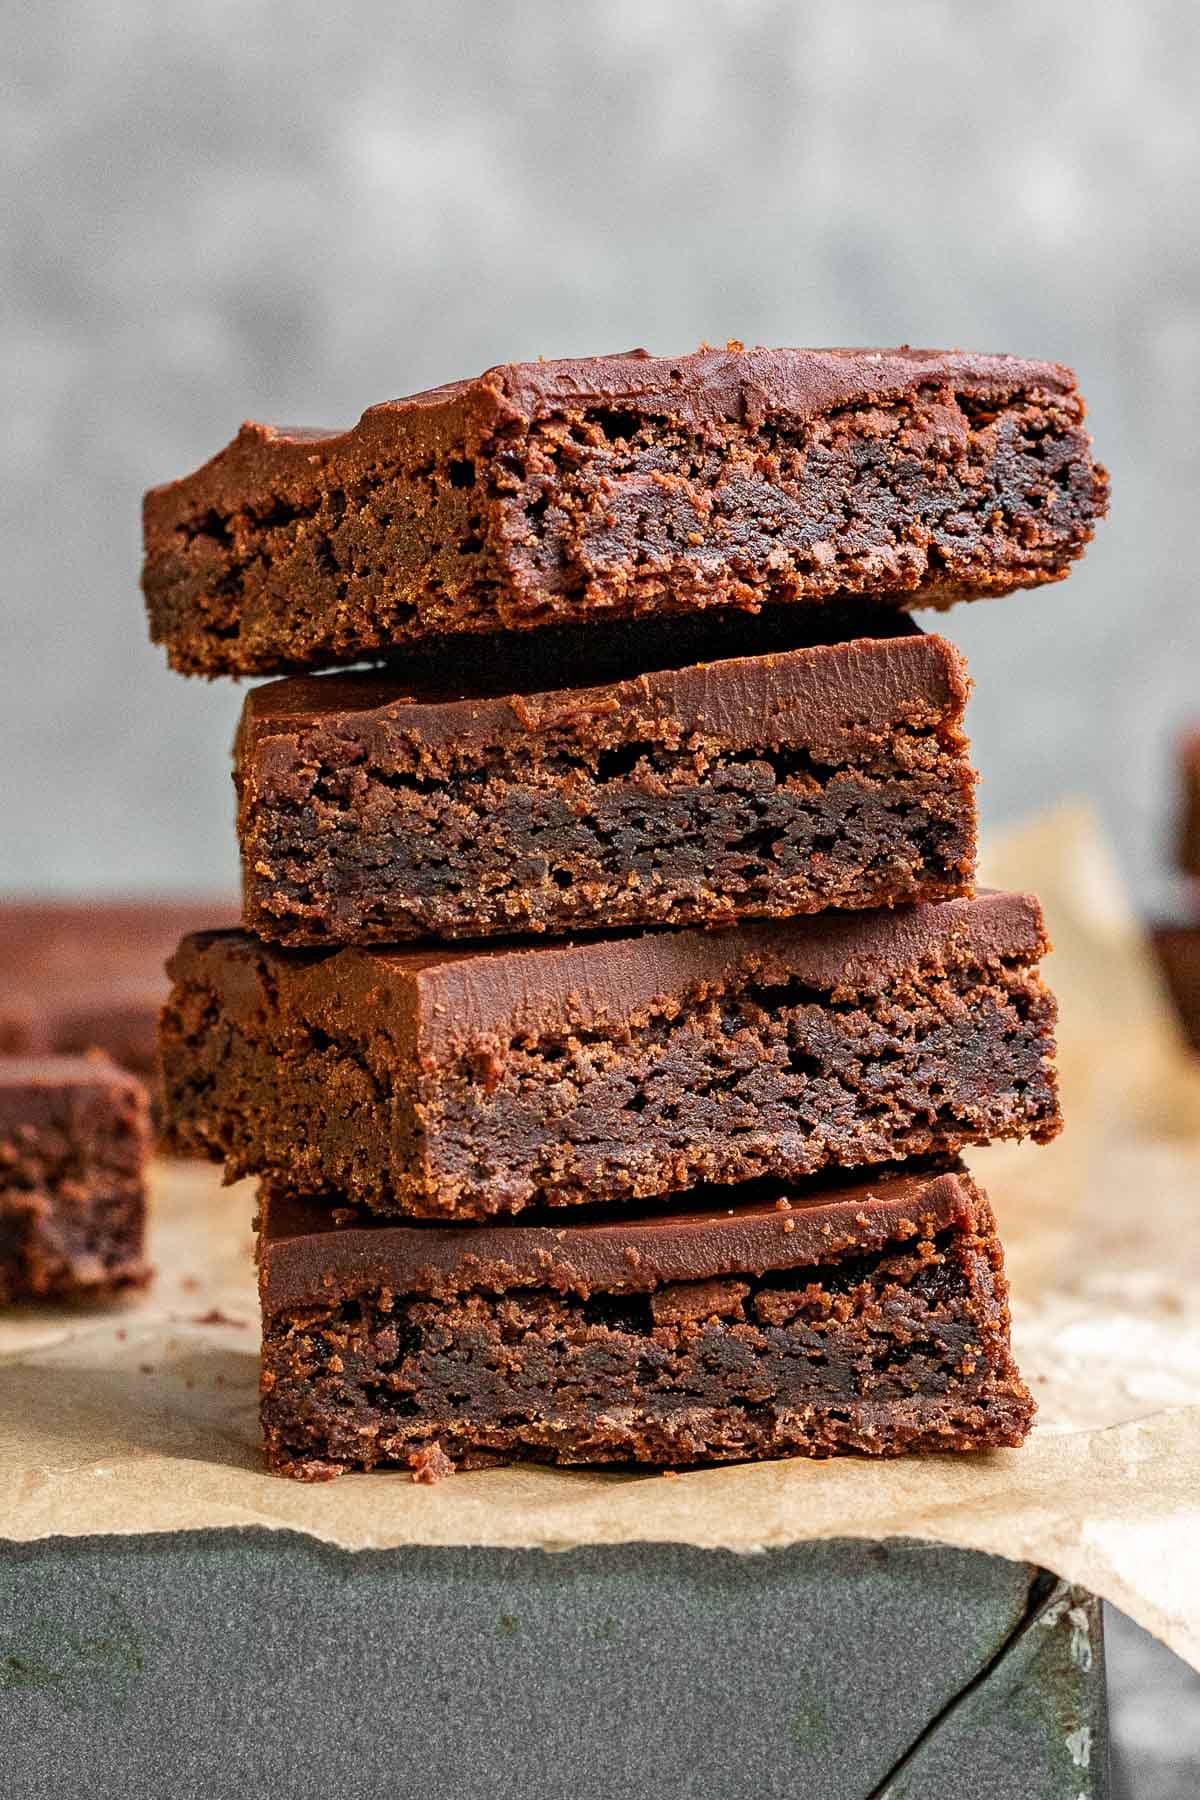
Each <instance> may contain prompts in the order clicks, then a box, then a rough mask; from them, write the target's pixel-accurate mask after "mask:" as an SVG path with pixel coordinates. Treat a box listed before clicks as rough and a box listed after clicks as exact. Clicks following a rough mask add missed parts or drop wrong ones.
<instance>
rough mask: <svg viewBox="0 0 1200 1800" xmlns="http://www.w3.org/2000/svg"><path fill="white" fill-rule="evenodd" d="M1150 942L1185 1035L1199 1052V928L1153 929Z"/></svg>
mask: <svg viewBox="0 0 1200 1800" xmlns="http://www.w3.org/2000/svg"><path fill="white" fill-rule="evenodd" d="M1150 942H1151V943H1152V944H1153V946H1154V950H1155V953H1156V955H1157V957H1158V962H1159V967H1160V968H1161V970H1162V973H1163V977H1164V979H1165V981H1166V984H1167V989H1168V991H1169V993H1170V995H1171V998H1172V1000H1173V1001H1174V1002H1175V1010H1176V1012H1177V1013H1178V1015H1179V1021H1180V1023H1181V1025H1182V1026H1183V1029H1184V1032H1185V1034H1186V1035H1187V1038H1188V1040H1189V1042H1190V1043H1191V1044H1192V1046H1193V1048H1194V1049H1196V1050H1200V924H1196V925H1156V926H1153V927H1152V928H1151V932H1150Z"/></svg>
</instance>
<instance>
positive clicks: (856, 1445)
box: [259, 1168, 1033, 1480]
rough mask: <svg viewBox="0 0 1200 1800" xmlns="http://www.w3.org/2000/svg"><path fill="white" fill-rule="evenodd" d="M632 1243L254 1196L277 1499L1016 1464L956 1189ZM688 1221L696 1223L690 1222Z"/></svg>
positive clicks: (968, 1201) (615, 1235)
mask: <svg viewBox="0 0 1200 1800" xmlns="http://www.w3.org/2000/svg"><path fill="white" fill-rule="evenodd" d="M725 1198H726V1196H725V1195H724V1194H721V1193H718V1194H716V1195H712V1194H709V1195H708V1196H707V1197H705V1196H702V1195H701V1196H694V1197H692V1209H690V1210H688V1211H686V1212H683V1213H679V1212H672V1213H669V1214H662V1215H660V1216H658V1217H656V1218H652V1219H647V1220H639V1221H637V1222H635V1223H617V1224H613V1223H597V1222H594V1221H591V1222H588V1223H586V1224H582V1223H581V1224H575V1223H572V1224H570V1225H567V1226H566V1227H565V1228H562V1227H559V1228H551V1227H546V1226H527V1225H516V1226H512V1225H510V1226H499V1227H497V1226H475V1227H466V1228H463V1227H457V1228H456V1227H452V1226H451V1227H436V1226H433V1227H430V1226H426V1227H419V1226H417V1227H413V1226H409V1227H399V1228H396V1227H389V1226H384V1225H379V1224H375V1225H367V1226H365V1227H363V1226H361V1225H358V1224H353V1225H347V1226H345V1227H343V1228H341V1229H332V1230H331V1229H325V1228H323V1227H325V1226H327V1224H328V1216H327V1214H324V1213H323V1212H322V1210H321V1209H320V1208H318V1207H316V1206H314V1205H313V1204H312V1203H311V1202H309V1203H307V1204H306V1203H302V1202H297V1201H296V1200H295V1199H294V1198H291V1197H285V1196H282V1195H274V1194H271V1193H267V1194H264V1196H263V1210H262V1216H261V1219H260V1227H261V1236H260V1241H259V1275H260V1288H261V1294H262V1304H263V1360H262V1418H263V1430H264V1437H265V1442H266V1450H267V1458H268V1461H269V1462H270V1464H271V1467H272V1468H274V1469H276V1470H278V1471H279V1472H280V1473H281V1474H287V1475H293V1476H298V1477H300V1478H301V1479H304V1480H320V1479H324V1478H327V1477H329V1476H332V1475H337V1474H340V1473H342V1472H343V1471H344V1470H346V1469H352V1468H372V1467H374V1466H375V1465H376V1464H378V1463H400V1464H406V1465H407V1466H408V1467H410V1468H411V1469H412V1470H413V1471H414V1477H415V1479H418V1480H429V1479H433V1478H436V1476H437V1475H438V1474H440V1473H447V1472H449V1471H450V1470H451V1469H453V1468H455V1467H460V1468H470V1467H473V1466H480V1465H485V1464H487V1463H490V1462H495V1461H500V1460H511V1459H516V1458H525V1457H529V1458H534V1459H537V1460H539V1461H545V1462H557V1463H595V1462H650V1463H658V1464H682V1465H687V1464H696V1463H711V1462H731V1461H738V1460H744V1459H748V1458H766V1457H777V1456H788V1455H808V1456H829V1455H836V1454H840V1453H843V1452H848V1451H852V1452H861V1453H865V1454H868V1455H873V1456H895V1455H898V1454H901V1453H902V1452H913V1451H946V1450H977V1449H981V1448H984V1447H988V1446H994V1445H1016V1444H1019V1443H1020V1442H1021V1440H1022V1438H1023V1437H1024V1436H1025V1433H1026V1431H1027V1430H1028V1427H1029V1422H1030V1418H1031V1415H1032V1411H1033V1403H1032V1401H1031V1400H1030V1397H1029V1394H1028V1393H1027V1391H1026V1389H1025V1387H1024V1385H1023V1384H1022V1382H1021V1379H1020V1376H1019V1375H1018V1373H1017V1371H1016V1368H1015V1367H1014V1365H1013V1361H1012V1357H1011V1354H1010V1351H1009V1337H1008V1307H1007V1289H1006V1284H1005V1280H1004V1270H1003V1262H1002V1257H1001V1251H1000V1245H999V1243H998V1241H997V1239H996V1236H995V1226H994V1221H993V1218H992V1214H991V1210H990V1208H989V1206H988V1203H987V1200H986V1198H985V1197H984V1195H983V1194H982V1193H981V1192H980V1191H979V1189H978V1188H976V1187H975V1186H974V1184H973V1183H972V1182H971V1180H970V1178H969V1177H968V1176H967V1175H966V1174H965V1172H964V1171H962V1170H961V1168H956V1169H952V1170H950V1171H949V1172H946V1173H941V1174H920V1175H900V1176H894V1175H888V1174H884V1175H883V1176H882V1178H881V1179H879V1180H877V1181H874V1182H867V1181H863V1182H860V1183H858V1184H856V1185H855V1186H853V1187H849V1188H838V1189H821V1188H818V1189H817V1191H816V1192H811V1193H800V1192H796V1191H793V1192H792V1193H790V1194H789V1193H786V1192H782V1193H781V1190H780V1188H779V1186H778V1184H775V1185H774V1186H773V1187H771V1188H769V1189H766V1190H764V1189H762V1188H759V1189H758V1190H757V1191H752V1192H750V1193H747V1192H746V1191H745V1190H741V1189H739V1190H734V1192H733V1193H731V1194H729V1195H728V1198H730V1199H733V1200H734V1201H735V1202H736V1203H735V1205H734V1206H733V1207H732V1208H723V1209H722V1210H719V1211H717V1210H702V1209H703V1207H704V1205H705V1202H706V1199H707V1206H708V1207H709V1208H710V1209H711V1208H713V1206H714V1202H715V1203H717V1204H719V1203H720V1202H721V1201H722V1200H723V1199H725ZM697 1207H699V1208H700V1209H701V1210H695V1209H696V1208H697Z"/></svg>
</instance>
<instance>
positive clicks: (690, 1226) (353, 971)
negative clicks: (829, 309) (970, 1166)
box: [145, 345, 1107, 1479]
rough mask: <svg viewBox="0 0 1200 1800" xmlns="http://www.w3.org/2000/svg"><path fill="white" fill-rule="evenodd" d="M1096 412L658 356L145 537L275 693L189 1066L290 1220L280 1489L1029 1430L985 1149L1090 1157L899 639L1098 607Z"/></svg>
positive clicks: (187, 956)
mask: <svg viewBox="0 0 1200 1800" xmlns="http://www.w3.org/2000/svg"><path fill="white" fill-rule="evenodd" d="M1083 415H1084V409H1083V405H1082V402H1081V400H1080V398H1079V396H1078V394H1077V392H1076V390H1075V386H1074V382H1073V379H1072V377H1071V375H1070V374H1069V372H1068V371H1067V370H1065V369H1062V368H1059V367H1056V366H1054V365H1050V364H1044V363H1030V362H1021V361H1018V360H1016V359H1014V358H1010V357H983V356H967V355H960V354H957V353H952V354H943V353H939V352H928V351H908V350H902V351H870V352H868V351H803V350H779V351H770V350H753V351H744V350H743V349H742V348H741V347H740V346H738V345H731V346H730V347H729V348H728V349H727V350H723V351H713V350H702V351H701V352H698V353H697V354H696V355H693V356H685V357H682V358H678V359H665V358H654V357H650V356H647V355H646V354H645V353H644V352H641V351H638V352H634V353H632V354H631V355H628V356H611V357H602V358H597V359H594V360H587V361H564V362H546V363H538V364H532V365H514V366H508V367H504V368H499V369H494V370H492V371H490V372H489V373H488V374H486V375H484V376H483V377H481V378H480V379H479V380H476V381H469V382H460V383H456V384H452V385H450V386H447V387H442V388H437V389H435V390H433V391H432V392H429V393H426V394H421V395H418V396H416V397H415V398H413V399H409V400H403V401H396V402H393V403H391V404H388V405H384V406H379V407H375V408H373V409H371V410H370V411H369V412H367V413H366V414H365V415H364V417H363V418H362V419H361V421H360V422H359V424H358V425H357V426H355V427H354V428H353V429H352V430H349V431H346V432H343V433H331V432H320V431H298V430H273V429H269V428H267V427H264V426H259V425H246V426H244V427H243V429H242V430H241V432H240V433H239V435H238V437H237V438H236V440H235V441H234V442H233V443H232V444H231V445H230V446H229V447H228V448H227V449H226V450H224V451H222V452H221V453H220V455H218V456H217V457H216V458H214V460H213V461H212V462H210V463H209V464H208V465H207V466H206V467H204V468H203V469H201V470H200V471H198V472H197V473H196V474H194V475H191V476H189V477H187V478H186V479H184V480H182V481H179V482H176V483H173V484H172V485H170V486H168V487H164V488H160V489H157V490H155V491H154V492H152V493H151V494H150V495H149V496H148V498H147V502H146V553H147V554H146V569H145V592H146V597H147V602H148V606H149V611H150V618H151V626H152V631H153V635H154V637H155V638H156V639H157V640H158V641H160V642H162V643H164V644H165V645H166V647H167V651H168V655H169V658H170V661H171V662H172V664H173V665H174V667H176V668H177V669H179V670H181V671H183V672H185V673H193V674H203V675H218V674H230V675H246V674H273V675H284V676H288V677H289V678H288V679H285V680H281V681H275V682H272V683H270V684H268V685H266V686H263V687H259V688H257V689H255V690H253V691H252V692H251V693H250V695H249V697H248V699H247V701H246V705H245V710H244V714H243V719H242V723H241V727H240V730H239V733H238V737H237V744H236V750H235V765H236V766H235V780H236V784H237V792H238V801H239V809H238V828H239V834H240V841H241V849H242V856H243V869H244V884H245V885H244V929H242V930H238V931H213V932H204V933H200V934H198V935H193V936H191V937H188V938H186V939H185V940H184V942H183V944H182V945H181V946H180V948H179V950H178V952H177V954H176V955H175V957H174V959H173V962H172V964H171V969H170V972H171V975H172V980H173V991H172V997H171V999H170V1001H169V1003H168V1005H167V1008H166V1011H165V1013H164V1016H163V1025H162V1050H163V1059H164V1073H165V1083H166V1105H167V1109H168V1119H169V1128H170V1131H171V1133H172V1135H173V1138H174V1141H175V1143H176V1145H177V1147H179V1148H181V1149H184V1150H187V1151H193V1152H198V1153H201V1154H206V1155H210V1156H213V1157H216V1158H219V1159H222V1160H223V1161H224V1163H225V1166H226V1170H227V1172H228V1174H229V1175H230V1176H231V1177H236V1176H242V1175H249V1174H252V1175H256V1176H258V1177H259V1178H260V1180H261V1200H260V1220H259V1234H260V1235H259V1270H260V1288H261V1296H262V1309H263V1363H262V1409H263V1426H264V1432H265V1438H266V1447H267V1455H268V1458H269V1461H270V1463H271V1465H272V1467H274V1468H275V1469H277V1470H280V1471H283V1472H286V1473H289V1474H293V1475H299V1476H303V1477H309V1478H316V1477H321V1476H326V1475H332V1474H336V1473H339V1472H340V1471H342V1470H345V1469H349V1468H365V1467H371V1466H374V1465H377V1464H381V1463H385V1464H386V1463H391V1464H397V1463H398V1464H401V1465H407V1466H408V1467H409V1468H411V1469H412V1470H413V1472H414V1473H415V1474H416V1475H417V1476H419V1477H421V1478H425V1479H431V1478H433V1477H435V1476H437V1475H438V1474H441V1473H444V1472H446V1471H447V1470H449V1469H450V1468H451V1467H454V1466H458V1467H464V1466H466V1467H470V1466H479V1465H481V1464H484V1463H488V1462H492V1461H496V1460H497V1459H507V1458H512V1457H534V1458H540V1459H544V1460H550V1461H555V1462H561V1463H583V1462H605V1461H628V1460H637V1461H648V1462H651V1463H658V1464H663V1465H670V1464H675V1465H686V1464H692V1463H702V1462H709V1461H721V1460H730V1459H735V1458H747V1457H767V1456H781V1455H789V1454H793V1453H799V1454H810V1455H827V1454H831V1453H836V1452H841V1451H859V1452H869V1453H876V1454H891V1453H896V1452H900V1451H934V1450H948V1449H962V1450H967V1449H972V1448H976V1447H980V1446H986V1445H998V1444H1016V1443H1018V1442H1020V1440H1021V1438H1022V1436H1023V1435H1024V1433H1025V1431H1026V1429H1027V1427H1028V1423H1029V1418H1030V1413H1031V1410H1032V1407H1031V1401H1030V1398H1029V1395H1028V1393H1027V1392H1026V1390H1025V1388H1024V1386H1023V1385H1022V1382H1021V1380H1020V1377H1019V1376H1018V1374H1017V1371H1016V1369H1015V1367H1014V1366H1013V1362H1012V1359H1011V1356H1010V1352H1009V1342H1008V1309H1007V1304H1006V1289H1005V1282H1004V1274H1003V1267H1002V1260H1001V1252H1000V1246H999V1244H998V1242H997V1239H996V1235H995V1227H994V1221H993V1218H992V1214H991V1211H990V1209H989V1207H988V1203H987V1200H986V1198H985V1196H984V1195H983V1193H982V1192H981V1191H980V1189H979V1188H978V1187H977V1186H976V1185H975V1184H974V1182H973V1181H972V1180H971V1178H970V1177H969V1176H968V1174H967V1173H966V1171H965V1170H964V1169H963V1167H962V1165H961V1164H960V1163H959V1162H958V1161H957V1160H956V1158H957V1155H958V1153H959V1151H961V1150H962V1149H963V1148H964V1146H967V1145H972V1144H981V1143H985V1142H987V1141H988V1140H989V1139H993V1138H1016V1137H1031V1138H1035V1139H1039V1140H1045V1139H1048V1138H1051V1137H1053V1136H1054V1134H1055V1133H1056V1132H1057V1130H1058V1128H1059V1113H1058V1104H1057V1098H1056V1091H1055V1079H1054V1073H1053V1069H1052V1066H1051V1058H1052V1052H1053V1042H1052V1031H1053V1024H1054V1006H1053V1001H1052V999H1051V997H1050V995H1049V994H1048V992H1047V991H1046V989H1045V987H1044V986H1043V984H1042V982H1041V980H1040V979H1039V975H1038V962H1039V958H1040V957H1041V956H1042V954H1043V953H1044V951H1045V949H1046V940H1045V935H1044V931H1043V925H1042V918H1041V914H1040V911H1039V908H1038V904H1037V902H1036V900H1034V899H1032V898H1030V897H1029V896H1027V895H1023V894H1005V893H986V892H984V893H979V894H976V893H975V890H974V885H973V882H974V852H975V817H974V804H973V794H974V781H975V777H974V773H973V771H972V769H971V766H970V763H969V760H968V745H967V740H966V738H965V736H964V734H963V707H964V703H965V700H966V696H967V691H968V686H969V683H968V680H967V675H966V670H965V667H964V664H963V661H962V658H961V657H960V656H959V655H958V653H957V652H956V651H955V650H954V649H953V648H952V646H951V645H949V644H948V643H946V642H945V641H944V640H943V639H941V638H940V637H935V636H928V635H924V634H923V633H922V632H920V631H919V630H918V629H917V627H916V626H915V625H914V624H913V623H912V622H911V621H910V620H909V618H908V617H907V613H906V611H905V609H906V608H908V607H911V606H917V605H931V604H932V605H937V606H945V605H948V604H949V603H950V602H951V601H954V600H958V599H969V598H972V597H976V596H982V595H987V594H1001V593H1004V592H1007V591H1009V590H1011V589H1013V588H1017V587H1022V586H1033V585H1036V584H1039V583H1042V582H1048V581H1054V580H1057V579H1059V578H1061V577H1062V576H1063V575H1064V574H1065V573H1066V572H1067V569H1068V567H1069V564H1070V562H1071V561H1072V559H1073V558H1075V557H1076V556H1078V555H1079V554H1080V552H1081V551H1082V549H1083V547H1084V545H1085V544H1086V542H1087V540H1088V538H1089V537H1090V535H1091V532H1092V528H1093V524H1094V522H1095V520H1096V519H1097V517H1098V516H1099V515H1100V514H1101V513H1102V512H1103V510H1104V507H1105V503H1106V491H1107V482H1106V478H1105V476H1104V473H1103V471H1102V470H1101V469H1099V468H1098V467H1097V466H1096V465H1095V464H1094V463H1093V461H1092V458H1091V453H1090V440H1089V438H1088V436H1087V434H1086V432H1085V430H1084V426H1083ZM354 662H364V663H366V662H373V663H376V664H380V665H384V666H381V667H377V668H375V669H374V670H372V671H371V672H368V673H357V674H341V675H326V676H322V677H315V678H313V677H309V676H306V675H305V674H304V671H306V670H311V669H315V668H321V667H324V666H329V665H337V664H342V665H345V664H350V663H354Z"/></svg>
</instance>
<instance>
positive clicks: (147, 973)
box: [0, 900, 237, 1077]
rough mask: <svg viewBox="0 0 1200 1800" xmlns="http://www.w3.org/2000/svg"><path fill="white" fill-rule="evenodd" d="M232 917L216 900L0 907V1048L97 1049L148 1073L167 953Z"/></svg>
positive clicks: (20, 1051) (29, 1051)
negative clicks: (191, 935)
mask: <svg viewBox="0 0 1200 1800" xmlns="http://www.w3.org/2000/svg"><path fill="white" fill-rule="evenodd" d="M236 917H237V909H236V908H235V907H233V906H230V905H229V904H228V903H227V902H221V901H210V902H208V903H207V904H206V903H205V902H203V901H198V900H197V901H177V900H151V901H97V902H91V901H68V902H60V901H14V902H7V903H5V904H2V905H0V990H2V996H3V997H2V998H0V1052H2V1053H6V1054H10V1055H23V1056H46V1055H51V1054H60V1055H68V1056H74V1055H77V1054H81V1053H82V1052H84V1051H87V1050H93V1049H98V1050H104V1051H106V1052H107V1053H108V1054H109V1055H110V1056H111V1057H113V1058H114V1059H115V1060H116V1061H117V1062H119V1063H120V1064H121V1065H122V1067H123V1068H126V1069H132V1070H133V1071H134V1073H135V1074H139V1075H141V1076H143V1077H151V1076H152V1075H153V1072H154V1068H155V1063H156V1059H157V1036H158V1015H159V1013H160V1012H161V1010H162V1003H163V1000H164V999H165V997H166V992H167V978H166V974H165V972H164V964H165V963H166V960H167V957H168V956H169V955H170V954H171V951H172V950H173V949H174V948H175V946H176V945H177V944H178V942H179V939H180V937H181V936H182V935H183V933H184V932H185V931H196V930H198V929H199V928H200V927H201V926H202V925H215V924H223V923H228V924H233V922H234V920H235V919H236Z"/></svg>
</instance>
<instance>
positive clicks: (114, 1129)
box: [0, 1055, 150, 1301]
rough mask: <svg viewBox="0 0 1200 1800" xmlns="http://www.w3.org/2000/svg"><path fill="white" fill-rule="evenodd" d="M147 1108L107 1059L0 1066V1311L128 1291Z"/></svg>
mask: <svg viewBox="0 0 1200 1800" xmlns="http://www.w3.org/2000/svg"><path fill="white" fill-rule="evenodd" d="M149 1145H150V1123H149V1103H148V1099H147V1095H146V1091H145V1089H144V1088H143V1086H142V1084H141V1083H140V1082H139V1081H138V1080H136V1079H135V1077H134V1076H132V1075H129V1074H127V1073H126V1072H125V1071H124V1070H123V1069H118V1068H117V1066H116V1064H115V1063H112V1062H110V1061H109V1060H108V1058H107V1057H104V1056H99V1055H94V1056H78V1057H74V1056H47V1057H23V1056H9V1057H5V1058H3V1059H0V1301H11V1300H25V1299H43V1298H67V1299H73V1298H88V1297H95V1296H100V1295H105V1294H109V1293H112V1292H114V1291H115V1290H116V1289H118V1288H122V1287H128V1286H131V1285H137V1284H139V1283H141V1282H143V1281H145V1280H146V1278H147V1273H148V1271H147V1268H146V1264H145V1262H144V1260H143V1240H144V1233H145V1222H146V1190H145V1176H146V1161H147V1157H148V1154H149Z"/></svg>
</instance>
